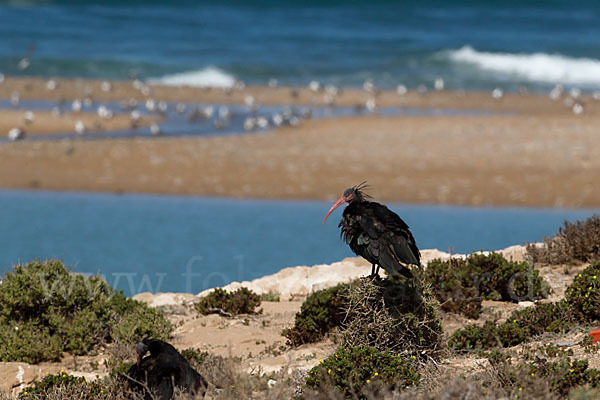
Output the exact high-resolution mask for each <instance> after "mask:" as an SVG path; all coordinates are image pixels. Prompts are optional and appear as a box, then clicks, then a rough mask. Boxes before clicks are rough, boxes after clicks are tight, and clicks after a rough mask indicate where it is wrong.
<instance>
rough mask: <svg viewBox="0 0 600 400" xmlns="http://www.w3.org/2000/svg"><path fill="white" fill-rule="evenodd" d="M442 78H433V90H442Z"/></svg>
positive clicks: (443, 84)
mask: <svg viewBox="0 0 600 400" xmlns="http://www.w3.org/2000/svg"><path fill="white" fill-rule="evenodd" d="M444 86H445V83H444V80H443V79H442V78H437V79H436V80H435V82H434V83H433V87H434V88H435V90H444Z"/></svg>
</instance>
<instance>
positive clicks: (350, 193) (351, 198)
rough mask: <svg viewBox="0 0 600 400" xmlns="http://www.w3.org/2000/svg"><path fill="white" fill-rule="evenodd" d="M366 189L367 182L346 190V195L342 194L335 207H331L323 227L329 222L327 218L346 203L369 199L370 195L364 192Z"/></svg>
mask: <svg viewBox="0 0 600 400" xmlns="http://www.w3.org/2000/svg"><path fill="white" fill-rule="evenodd" d="M366 187H367V185H366V182H363V183H361V184H360V185H356V186H354V187H351V188H348V189H346V190H344V193H342V195H341V196H340V198H339V199H338V200H337V201H336V202H335V204H334V205H333V206H331V208H330V209H329V211H328V212H327V215H325V218H324V219H323V225H325V221H327V217H329V214H331V213H332V212H333V210H335V209H336V208H338V207H339V206H341V205H342V204H344V203H348V204H351V203H352V202H355V201H364V199H365V198H366V197H368V195H367V194H365V193H364V192H363V189H365V188H366Z"/></svg>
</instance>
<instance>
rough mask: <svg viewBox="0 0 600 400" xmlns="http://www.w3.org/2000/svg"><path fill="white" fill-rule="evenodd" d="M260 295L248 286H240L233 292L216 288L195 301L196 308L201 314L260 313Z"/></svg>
mask: <svg viewBox="0 0 600 400" xmlns="http://www.w3.org/2000/svg"><path fill="white" fill-rule="evenodd" d="M258 306H260V296H259V295H257V294H256V293H254V292H253V291H252V290H249V289H248V288H245V287H242V288H239V289H238V290H236V291H234V292H228V291H227V290H224V289H220V288H217V289H215V290H213V291H212V292H210V293H209V294H208V295H207V296H206V297H203V298H202V300H201V301H200V302H199V303H196V310H197V311H198V312H199V313H200V314H203V315H208V314H213V313H220V314H224V315H228V314H229V315H238V314H257V313H258V314H260V313H261V312H262V309H261V310H259V311H258V312H257V311H256V307H258Z"/></svg>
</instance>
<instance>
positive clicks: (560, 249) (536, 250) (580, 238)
mask: <svg viewBox="0 0 600 400" xmlns="http://www.w3.org/2000/svg"><path fill="white" fill-rule="evenodd" d="M527 253H528V254H529V256H530V257H531V258H532V260H533V262H536V263H542V264H566V263H570V262H591V261H594V260H596V259H598V258H600V217H599V216H598V215H597V214H594V215H593V216H591V217H590V218H588V219H586V220H585V221H579V220H578V221H577V222H575V223H571V222H568V221H565V223H564V226H563V227H561V228H559V229H558V234H556V235H555V236H554V237H552V238H549V237H546V238H544V245H543V246H541V247H538V246H536V245H535V244H527Z"/></svg>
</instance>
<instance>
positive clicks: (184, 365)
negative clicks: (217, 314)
mask: <svg viewBox="0 0 600 400" xmlns="http://www.w3.org/2000/svg"><path fill="white" fill-rule="evenodd" d="M135 350H136V351H137V354H138V359H137V363H136V364H134V365H133V366H131V368H130V369H129V371H128V372H127V375H128V377H129V378H130V381H129V383H130V386H131V388H132V389H134V390H136V391H142V390H144V391H145V392H146V395H145V399H146V400H150V399H159V400H170V399H171V398H173V393H174V392H175V388H179V389H180V390H182V391H183V392H185V393H188V394H191V395H199V396H200V397H204V394H205V392H206V388H207V386H208V384H207V382H206V380H205V379H204V378H203V377H202V375H200V374H199V373H198V372H196V370H195V369H193V368H192V367H191V366H190V364H189V363H188V361H187V360H186V359H185V358H184V357H183V356H182V355H181V354H179V352H178V351H177V350H176V349H175V347H173V346H171V345H170V344H169V343H167V342H163V341H162V340H158V339H144V340H142V341H141V342H140V343H138V344H137V346H136V347H135ZM146 353H150V355H149V356H147V357H144V355H145V354H146ZM140 383H142V384H143V385H142V384H140ZM148 390H150V391H151V393H148Z"/></svg>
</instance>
